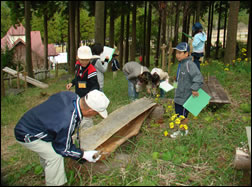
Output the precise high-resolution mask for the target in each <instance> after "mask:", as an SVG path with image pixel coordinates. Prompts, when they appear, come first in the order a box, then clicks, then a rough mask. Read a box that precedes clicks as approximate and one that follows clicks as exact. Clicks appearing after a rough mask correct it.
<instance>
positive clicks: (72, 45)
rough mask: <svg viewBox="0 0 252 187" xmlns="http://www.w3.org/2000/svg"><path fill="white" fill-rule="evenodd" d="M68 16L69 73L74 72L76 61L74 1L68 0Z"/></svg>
mask: <svg viewBox="0 0 252 187" xmlns="http://www.w3.org/2000/svg"><path fill="white" fill-rule="evenodd" d="M69 17H70V28H69V30H70V55H69V56H70V74H72V75H73V74H74V71H75V69H74V67H75V61H76V53H75V47H76V46H75V2H74V1H70V2H69Z"/></svg>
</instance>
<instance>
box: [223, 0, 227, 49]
mask: <svg viewBox="0 0 252 187" xmlns="http://www.w3.org/2000/svg"><path fill="white" fill-rule="evenodd" d="M227 12H228V2H226V8H225V21H224V35H223V49H225V48H226V29H227Z"/></svg>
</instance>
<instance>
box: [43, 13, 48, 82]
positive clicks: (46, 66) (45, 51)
mask: <svg viewBox="0 0 252 187" xmlns="http://www.w3.org/2000/svg"><path fill="white" fill-rule="evenodd" d="M47 19H48V18H47V13H46V12H45V13H44V63H45V64H44V67H45V70H48V30H47ZM45 79H47V72H45Z"/></svg>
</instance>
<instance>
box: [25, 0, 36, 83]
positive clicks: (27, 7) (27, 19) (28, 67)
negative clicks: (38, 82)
mask: <svg viewBox="0 0 252 187" xmlns="http://www.w3.org/2000/svg"><path fill="white" fill-rule="evenodd" d="M25 38H26V42H25V46H26V47H25V55H26V56H25V60H26V65H25V67H26V70H25V71H26V72H28V76H29V77H31V78H34V75H33V67H32V55H31V1H25Z"/></svg>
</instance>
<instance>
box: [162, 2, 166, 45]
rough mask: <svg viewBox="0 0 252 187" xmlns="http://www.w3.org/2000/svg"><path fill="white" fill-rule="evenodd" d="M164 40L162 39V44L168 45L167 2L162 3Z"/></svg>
mask: <svg viewBox="0 0 252 187" xmlns="http://www.w3.org/2000/svg"><path fill="white" fill-rule="evenodd" d="M162 4H163V5H162V6H163V7H162V26H161V28H162V38H161V41H162V42H161V44H162V45H163V44H166V7H167V2H162Z"/></svg>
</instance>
